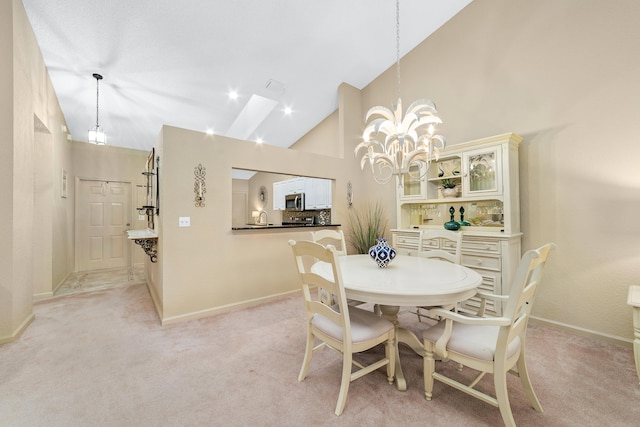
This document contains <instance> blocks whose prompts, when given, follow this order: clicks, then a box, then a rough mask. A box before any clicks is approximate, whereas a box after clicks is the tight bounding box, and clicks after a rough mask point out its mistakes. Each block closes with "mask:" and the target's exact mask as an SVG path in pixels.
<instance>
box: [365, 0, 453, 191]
mask: <svg viewBox="0 0 640 427" xmlns="http://www.w3.org/2000/svg"><path fill="white" fill-rule="evenodd" d="M396 75H397V80H396V89H397V95H398V102H397V103H396V104H395V105H394V106H393V111H391V110H390V109H388V108H386V107H382V106H376V107H373V108H371V109H370V110H369V111H368V112H367V116H366V118H365V122H366V126H365V129H364V132H363V133H362V138H363V140H364V141H363V142H361V143H360V144H358V146H357V147H356V148H355V152H354V154H355V155H356V156H357V155H358V152H359V151H360V150H361V149H366V152H365V153H364V154H363V156H362V160H361V161H360V168H361V169H364V165H365V163H367V161H368V162H369V165H370V166H371V172H372V173H373V177H374V179H375V180H376V182H378V183H379V184H386V183H388V182H389V181H390V180H391V178H393V177H394V176H396V177H397V178H398V184H399V185H400V186H401V185H402V175H403V174H408V175H409V176H410V177H411V178H412V179H416V180H418V179H422V178H424V177H425V176H426V174H427V172H428V171H429V166H430V165H431V161H432V160H433V159H435V160H438V154H439V150H441V149H443V148H444V147H445V145H446V141H445V139H444V137H443V136H441V135H434V132H435V126H436V125H438V124H441V123H442V120H440V117H438V111H437V110H436V106H435V104H434V103H433V102H432V101H430V100H428V99H419V100H417V101H415V102H413V103H412V104H411V105H410V106H409V108H407V111H406V115H405V117H404V118H402V100H401V99H400V1H399V0H396ZM370 119H371V120H370ZM383 137H384V138H383Z"/></svg>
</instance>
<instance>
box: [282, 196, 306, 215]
mask: <svg viewBox="0 0 640 427" xmlns="http://www.w3.org/2000/svg"><path fill="white" fill-rule="evenodd" d="M284 207H285V209H286V210H289V211H303V210H304V193H295V194H287V195H286V196H284Z"/></svg>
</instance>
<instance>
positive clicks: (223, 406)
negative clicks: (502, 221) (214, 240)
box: [0, 284, 640, 427]
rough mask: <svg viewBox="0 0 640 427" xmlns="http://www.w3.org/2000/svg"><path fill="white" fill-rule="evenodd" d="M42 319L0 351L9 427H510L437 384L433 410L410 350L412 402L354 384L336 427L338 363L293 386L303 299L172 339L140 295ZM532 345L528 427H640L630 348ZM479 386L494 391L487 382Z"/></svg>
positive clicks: (518, 393)
mask: <svg viewBox="0 0 640 427" xmlns="http://www.w3.org/2000/svg"><path fill="white" fill-rule="evenodd" d="M35 313H36V319H35V320H34V322H33V323H32V324H31V326H29V328H27V330H26V331H25V332H24V334H23V335H22V336H21V337H20V339H19V340H17V341H15V342H13V343H9V344H5V345H2V346H0V425H2V426H16V427H17V426H201V425H202V426H322V425H345V426H355V425H357V426H419V425H420V426H424V425H428V426H452V425H456V426H461V425H464V426H500V425H502V420H501V417H500V413H499V411H498V409H496V408H493V407H492V406H489V405H487V404H485V403H482V402H480V401H479V400H477V399H474V398H472V397H470V396H467V395H466V394H463V393H461V392H459V391H457V390H454V389H452V388H450V387H447V386H445V385H443V384H440V383H437V382H436V385H435V390H434V398H433V400H432V401H431V402H427V401H426V400H425V399H424V397H423V396H424V395H423V386H422V360H421V359H420V358H419V357H418V356H417V355H416V354H415V353H413V352H412V351H411V350H409V349H407V348H404V347H403V348H402V351H401V359H402V365H403V368H404V372H405V375H406V377H407V383H408V387H409V388H408V390H407V391H406V392H399V391H398V390H396V389H395V386H390V385H388V384H387V382H386V379H385V376H384V374H383V373H382V372H380V373H379V374H378V373H373V374H371V375H367V376H365V377H363V378H361V379H359V380H356V381H355V382H353V383H352V384H351V387H350V390H349V396H348V400H347V405H346V408H345V412H344V414H343V415H342V416H340V417H336V416H335V415H334V414H333V411H334V408H335V403H336V399H337V395H338V388H339V380H340V369H341V362H340V360H339V359H338V357H337V355H336V354H335V353H333V352H331V351H323V352H321V353H318V354H316V355H315V356H314V359H313V360H312V368H311V371H310V373H309V375H308V377H307V379H306V380H305V381H304V382H301V383H300V382H298V381H297V375H298V370H299V368H300V364H301V361H302V355H303V349H304V339H305V330H304V314H303V305H302V300H301V297H300V296H293V297H288V298H283V299H281V300H278V301H275V302H271V303H267V304H263V305H260V306H256V307H252V308H248V309H243V310H238V311H234V312H230V313H225V314H221V315H217V316H212V317H208V318H205V319H199V320H192V321H186V322H183V323H178V324H174V325H168V326H164V327H163V326H161V325H160V323H159V321H158V318H157V316H156V314H155V311H154V308H153V304H152V302H151V298H150V296H149V293H148V290H147V288H146V286H145V285H142V284H137V285H131V286H124V287H122V286H120V287H115V288H112V289H108V290H102V291H97V292H91V293H81V294H77V295H70V296H63V297H57V298H52V299H50V300H47V301H41V302H38V303H37V304H36V305H35ZM401 320H402V322H403V324H408V323H411V322H415V317H414V316H412V315H410V314H408V313H407V314H404V315H403V317H402V319H401ZM527 345H528V351H529V357H528V361H529V367H530V373H531V376H532V381H533V384H534V387H535V389H536V391H537V393H538V397H539V398H540V400H541V402H542V405H543V407H544V409H545V412H544V413H537V412H535V411H534V410H533V409H532V408H531V407H530V406H529V404H528V402H527V400H526V396H525V395H524V392H523V390H522V387H521V386H520V383H519V380H518V379H517V378H515V377H514V378H510V381H509V390H510V398H511V406H512V408H513V412H514V417H515V419H516V422H517V423H518V425H519V426H545V427H554V426H581V427H582V426H630V425H638V423H639V422H640V421H639V420H640V405H638V402H640V386H639V385H638V378H637V377H636V374H635V368H634V365H633V352H632V350H631V349H630V348H626V347H619V346H614V345H611V344H608V343H603V342H600V341H595V340H592V339H589V338H585V337H582V336H577V335H572V334H569V333H566V332H563V331H559V330H555V329H549V328H546V327H542V326H536V325H530V329H529V335H528V342H527ZM378 351H380V352H381V351H382V349H376V350H374V352H378ZM373 356H375V354H365V355H364V357H365V358H367V357H373ZM437 368H438V369H446V370H447V371H448V372H455V366H448V365H447V366H445V367H442V364H441V363H440V362H438V366H437ZM461 375H463V376H470V375H471V371H470V370H468V369H465V370H463V371H462V373H461ZM481 386H482V387H483V388H485V389H490V387H491V377H490V376H489V377H487V378H485V379H483V380H482V382H481Z"/></svg>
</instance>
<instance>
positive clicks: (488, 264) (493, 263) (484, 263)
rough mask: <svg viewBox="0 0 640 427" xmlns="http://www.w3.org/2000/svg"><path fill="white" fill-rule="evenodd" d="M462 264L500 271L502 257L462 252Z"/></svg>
mask: <svg viewBox="0 0 640 427" xmlns="http://www.w3.org/2000/svg"><path fill="white" fill-rule="evenodd" d="M462 265H464V266H465V267H470V268H473V269H476V268H480V269H483V270H495V271H500V270H501V268H500V258H499V257H492V256H482V255H476V254H464V253H463V254H462Z"/></svg>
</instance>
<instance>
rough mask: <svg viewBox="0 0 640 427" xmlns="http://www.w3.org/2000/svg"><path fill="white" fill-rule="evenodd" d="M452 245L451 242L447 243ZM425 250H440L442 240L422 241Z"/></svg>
mask: <svg viewBox="0 0 640 427" xmlns="http://www.w3.org/2000/svg"><path fill="white" fill-rule="evenodd" d="M447 242H448V243H450V242H449V241H447ZM422 248H423V249H440V239H424V240H423V241H422Z"/></svg>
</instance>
